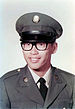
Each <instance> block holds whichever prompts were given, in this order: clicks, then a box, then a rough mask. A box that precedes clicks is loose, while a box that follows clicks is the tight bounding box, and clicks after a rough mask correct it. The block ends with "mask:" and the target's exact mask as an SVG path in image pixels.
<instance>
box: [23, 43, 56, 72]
mask: <svg viewBox="0 0 75 109" xmlns="http://www.w3.org/2000/svg"><path fill="white" fill-rule="evenodd" d="M56 49H57V43H54V44H48V46H47V49H46V50H44V51H39V50H37V49H36V47H35V46H33V48H32V49H31V50H30V51H24V50H23V55H24V58H25V60H26V62H27V64H28V66H29V67H30V68H31V69H32V70H38V71H41V70H42V71H44V70H45V69H48V68H49V67H50V62H51V54H53V53H54V52H55V51H56Z"/></svg>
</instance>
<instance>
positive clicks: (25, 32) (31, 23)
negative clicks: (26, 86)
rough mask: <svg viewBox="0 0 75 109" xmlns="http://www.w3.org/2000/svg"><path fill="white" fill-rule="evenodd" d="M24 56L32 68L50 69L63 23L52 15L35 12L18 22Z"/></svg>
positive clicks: (22, 17)
mask: <svg viewBox="0 0 75 109" xmlns="http://www.w3.org/2000/svg"><path fill="white" fill-rule="evenodd" d="M16 30H17V32H18V33H19V35H20V41H21V46H22V49H23V54H24V58H25V60H26V62H27V64H28V65H29V67H30V68H31V69H39V70H41V69H43V70H45V69H46V68H47V69H48V68H49V66H50V61H51V55H52V54H53V53H55V52H56V49H57V43H56V42H55V41H56V39H57V38H59V37H60V36H61V35H62V31H63V29H62V27H61V25H60V24H59V23H58V22H57V21H56V20H55V19H53V18H52V17H50V16H48V15H45V14H41V13H37V12H33V13H27V14H24V15H23V16H21V17H20V18H19V19H18V20H17V22H16Z"/></svg>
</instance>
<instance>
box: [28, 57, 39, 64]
mask: <svg viewBox="0 0 75 109" xmlns="http://www.w3.org/2000/svg"><path fill="white" fill-rule="evenodd" d="M29 59H30V62H32V63H38V62H39V60H40V58H33V57H30V58H29Z"/></svg>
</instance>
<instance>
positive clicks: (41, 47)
mask: <svg viewBox="0 0 75 109" xmlns="http://www.w3.org/2000/svg"><path fill="white" fill-rule="evenodd" d="M47 45H48V43H44V42H38V43H21V47H22V49H23V50H24V51H30V50H32V48H33V46H35V47H36V49H37V50H39V51H44V50H46V48H47Z"/></svg>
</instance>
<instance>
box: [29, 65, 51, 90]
mask: <svg viewBox="0 0 75 109" xmlns="http://www.w3.org/2000/svg"><path fill="white" fill-rule="evenodd" d="M28 68H29V70H30V72H31V74H32V77H33V79H34V81H35V83H37V81H38V80H39V79H40V77H39V76H38V75H37V74H36V73H35V72H33V70H32V69H31V68H30V67H28ZM50 75H51V67H50V68H49V69H48V70H47V72H46V73H45V75H44V76H43V77H42V78H44V79H45V81H46V83H45V85H46V86H47V88H48V87H49V81H50ZM37 86H38V88H40V83H38V84H37Z"/></svg>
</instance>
